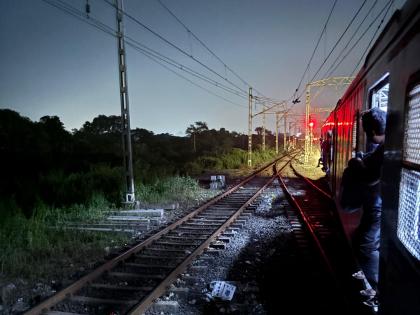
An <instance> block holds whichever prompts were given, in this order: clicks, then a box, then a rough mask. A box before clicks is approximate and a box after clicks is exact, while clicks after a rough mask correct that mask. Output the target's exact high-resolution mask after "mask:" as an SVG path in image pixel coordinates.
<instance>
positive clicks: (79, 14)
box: [41, 0, 244, 107]
mask: <svg viewBox="0 0 420 315" xmlns="http://www.w3.org/2000/svg"><path fill="white" fill-rule="evenodd" d="M41 1H43V2H45V3H47V4H48V5H51V6H53V7H55V8H57V9H59V10H61V11H63V12H64V13H67V14H70V15H72V16H73V17H75V18H77V19H79V20H81V21H82V22H85V23H87V24H89V25H91V26H93V27H95V28H97V29H99V30H101V31H103V32H105V33H107V34H108V35H111V36H113V37H117V36H116V31H115V30H114V29H113V28H111V27H109V26H108V25H106V24H104V23H102V22H100V21H99V20H97V19H95V18H94V17H92V15H90V16H89V19H87V18H86V15H85V13H83V12H82V11H80V10H78V9H76V8H74V7H72V6H70V5H68V4H67V3H65V2H63V1H60V0H55V1H53V0H41ZM56 2H58V3H56ZM131 40H132V39H130V38H128V41H126V44H127V45H129V46H131V47H132V48H134V49H136V50H137V51H139V52H141V53H142V54H143V55H145V56H146V57H148V58H150V59H152V60H154V61H155V62H157V61H156V60H155V59H153V58H156V59H160V60H161V61H165V62H166V60H164V59H163V58H159V57H158V56H156V55H153V54H151V53H150V52H148V51H146V50H144V49H142V48H141V47H138V46H136V45H135V44H134V43H132V42H131ZM157 63H159V62H157ZM159 64H160V65H162V64H161V63H159ZM165 68H166V69H168V70H170V69H169V67H165ZM186 68H187V67H186ZM178 69H180V70H183V71H185V69H184V68H182V67H180V68H178ZM171 72H173V73H176V74H177V75H178V76H179V77H181V78H183V79H185V80H187V81H188V82H190V83H191V84H194V85H195V86H197V87H199V88H201V89H204V90H205V91H207V92H209V93H210V94H212V95H214V96H217V97H219V98H221V99H223V100H225V101H227V102H229V103H231V104H233V105H236V106H241V107H244V106H242V105H239V104H237V103H235V102H232V101H230V100H228V99H226V98H224V97H222V96H220V95H218V94H216V93H213V92H211V91H210V90H208V89H206V88H204V87H202V86H201V85H199V84H197V83H195V82H193V81H191V80H189V79H187V78H186V77H185V76H182V75H180V74H179V73H177V72H175V71H173V70H171ZM186 72H187V73H189V74H192V73H190V72H188V71H186ZM197 77H198V76H197ZM201 79H202V78H201ZM210 80H211V79H209V81H207V82H208V83H210V84H213V83H211V82H210ZM213 85H214V86H216V87H219V88H220V83H219V85H217V84H213ZM228 92H229V91H228ZM231 93H232V92H231ZM235 95H237V94H236V93H235ZM237 96H239V95H237Z"/></svg>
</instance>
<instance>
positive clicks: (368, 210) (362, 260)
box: [340, 108, 386, 307]
mask: <svg viewBox="0 0 420 315" xmlns="http://www.w3.org/2000/svg"><path fill="white" fill-rule="evenodd" d="M385 125H386V113H385V112H384V111H382V110H380V109H379V108H372V109H370V110H368V111H366V112H364V113H362V127H363V130H364V132H365V133H366V137H367V140H368V146H367V147H368V148H369V147H371V148H373V150H372V151H370V152H368V153H365V154H363V153H358V154H357V155H356V156H357V157H356V158H353V159H351V160H349V162H348V167H347V168H346V170H345V171H344V174H343V183H342V196H341V200H340V202H341V204H342V206H343V209H345V208H353V209H354V208H356V207H357V206H362V208H363V214H362V217H361V220H360V224H359V226H358V228H357V231H356V237H355V245H356V246H357V251H358V252H357V256H358V260H359V264H360V267H361V269H362V270H361V271H359V272H357V273H355V274H354V275H353V276H354V277H356V278H359V279H360V278H362V279H363V278H366V280H367V281H368V283H369V285H370V287H369V285H368V286H367V289H366V290H362V291H361V292H360V293H361V294H362V295H363V296H366V297H368V298H369V299H368V300H367V301H365V302H364V303H365V304H366V305H368V306H374V307H375V306H377V287H378V272H379V242H380V229H381V227H380V224H381V210H382V198H381V183H380V179H381V169H382V164H383V156H384V141H385ZM372 144H373V145H372ZM350 200H351V201H350ZM346 203H348V204H346ZM358 203H360V204H359V205H358Z"/></svg>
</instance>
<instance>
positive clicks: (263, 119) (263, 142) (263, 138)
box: [262, 105, 266, 151]
mask: <svg viewBox="0 0 420 315" xmlns="http://www.w3.org/2000/svg"><path fill="white" fill-rule="evenodd" d="M263 110H264V113H263V117H262V122H263V129H262V150H263V151H265V110H266V107H265V105H264V106H263Z"/></svg>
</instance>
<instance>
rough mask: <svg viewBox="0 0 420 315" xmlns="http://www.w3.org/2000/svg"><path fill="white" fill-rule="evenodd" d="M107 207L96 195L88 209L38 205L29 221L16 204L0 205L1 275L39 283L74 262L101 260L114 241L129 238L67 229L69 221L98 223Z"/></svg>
mask: <svg viewBox="0 0 420 315" xmlns="http://www.w3.org/2000/svg"><path fill="white" fill-rule="evenodd" d="M108 206H109V204H108V203H107V202H106V200H105V198H104V197H103V196H100V195H95V197H94V198H92V200H91V201H90V203H89V204H88V205H86V206H82V205H75V206H73V207H69V208H61V209H57V208H55V209H54V208H51V207H48V206H46V205H45V204H43V203H41V202H39V203H38V205H37V206H36V209H35V211H34V214H33V215H32V216H31V217H30V218H27V217H25V216H24V215H23V213H22V211H21V209H19V208H18V207H17V206H16V204H15V203H14V202H13V201H8V202H5V201H3V202H1V203H0V213H1V222H0V248H1V251H0V272H1V273H2V274H5V275H8V276H20V277H25V278H30V279H36V278H39V277H48V276H53V275H54V273H59V272H60V270H61V269H66V268H68V267H69V266H70V265H72V264H73V263H74V262H75V261H79V262H83V261H86V260H90V259H98V258H100V257H101V256H103V254H104V253H105V251H104V248H105V247H106V246H108V245H109V243H110V242H111V241H113V242H116V243H117V244H118V243H123V242H125V241H127V240H128V237H127V236H121V235H115V234H101V233H95V232H89V231H72V230H67V229H65V227H66V223H67V222H69V221H75V220H78V221H77V222H86V221H89V220H97V219H99V218H101V217H103V216H104V215H105V213H104V210H107V209H108ZM63 264H64V266H63ZM57 266H59V267H60V268H58V269H57Z"/></svg>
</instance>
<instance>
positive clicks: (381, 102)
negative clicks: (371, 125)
mask: <svg viewBox="0 0 420 315" xmlns="http://www.w3.org/2000/svg"><path fill="white" fill-rule="evenodd" d="M388 93H389V83H386V84H384V85H383V86H381V87H380V88H374V89H373V91H372V100H371V107H379V108H380V109H382V110H383V111H384V112H386V111H387V109H388Z"/></svg>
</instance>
